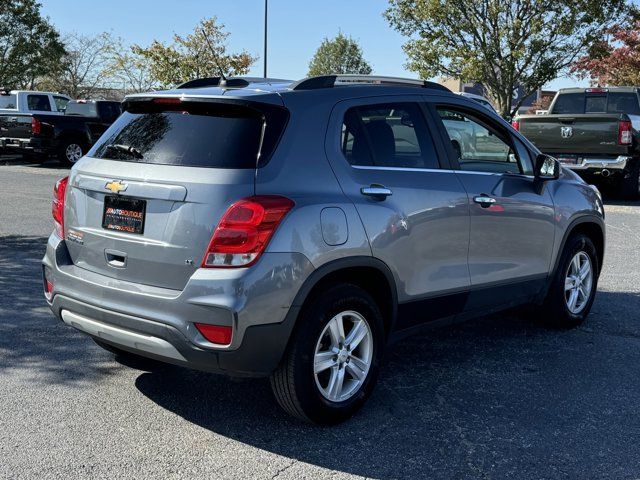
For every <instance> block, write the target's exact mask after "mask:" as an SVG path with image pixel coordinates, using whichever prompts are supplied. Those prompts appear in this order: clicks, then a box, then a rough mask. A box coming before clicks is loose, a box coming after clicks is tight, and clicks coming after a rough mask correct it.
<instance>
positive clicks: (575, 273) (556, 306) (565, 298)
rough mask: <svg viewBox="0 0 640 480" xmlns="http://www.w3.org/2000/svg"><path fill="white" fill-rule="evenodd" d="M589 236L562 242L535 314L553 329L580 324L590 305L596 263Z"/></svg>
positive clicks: (574, 236)
mask: <svg viewBox="0 0 640 480" xmlns="http://www.w3.org/2000/svg"><path fill="white" fill-rule="evenodd" d="M598 258H599V256H598V252H597V250H596V247H595V245H594V244H593V242H592V241H591V239H590V238H589V237H588V236H586V235H583V234H578V235H573V236H571V237H570V238H569V239H568V240H567V243H566V245H565V248H564V251H563V252H562V256H561V258H560V262H559V264H558V269H557V271H556V273H555V276H554V278H553V280H552V282H551V285H550V286H549V291H548V293H547V297H546V299H545V300H544V303H543V305H542V308H541V309H538V310H537V316H538V318H540V319H541V320H542V322H543V323H544V324H546V325H547V326H550V327H553V328H573V327H577V326H578V325H580V324H582V323H583V322H584V321H585V319H586V318H587V315H589V311H590V310H591V306H592V305H593V300H594V298H595V295H596V290H597V287H598V275H599V273H600V265H599V261H598Z"/></svg>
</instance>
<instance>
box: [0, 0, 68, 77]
mask: <svg viewBox="0 0 640 480" xmlns="http://www.w3.org/2000/svg"><path fill="white" fill-rule="evenodd" d="M64 54H65V50H64V45H63V44H62V42H61V41H60V36H59V35H58V32H57V31H56V30H55V28H54V27H53V26H52V25H51V24H50V23H49V21H48V20H47V19H46V18H44V17H43V16H42V15H41V13H40V4H39V3H38V2H36V1H35V0H0V86H2V87H7V88H15V87H19V88H33V86H34V84H35V83H36V81H37V80H38V78H40V77H43V76H46V75H49V74H51V73H53V72H55V71H57V70H58V68H59V66H60V61H61V59H62V57H63V56H64Z"/></svg>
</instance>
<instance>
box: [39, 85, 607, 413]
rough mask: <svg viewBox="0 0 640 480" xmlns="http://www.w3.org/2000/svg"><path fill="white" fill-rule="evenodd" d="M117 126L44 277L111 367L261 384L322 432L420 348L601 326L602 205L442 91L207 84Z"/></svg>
mask: <svg viewBox="0 0 640 480" xmlns="http://www.w3.org/2000/svg"><path fill="white" fill-rule="evenodd" d="M123 107H124V113H123V114H122V116H121V117H120V118H119V119H118V120H117V121H116V122H115V123H114V124H113V125H112V126H111V128H109V130H108V131H107V132H106V133H105V134H104V135H103V136H102V137H101V138H100V140H99V141H98V142H97V143H96V145H95V146H94V147H93V148H92V149H91V151H90V152H89V153H88V154H87V155H86V157H84V158H82V159H81V160H80V161H79V162H78V163H77V164H76V165H75V166H74V167H73V169H72V170H71V174H70V176H69V177H67V178H64V179H62V180H60V181H59V182H58V184H57V186H56V188H55V191H54V203H53V216H54V219H55V232H54V233H53V234H52V235H51V237H50V238H49V242H48V245H47V252H46V255H45V257H44V260H43V277H44V282H43V283H44V290H45V296H46V298H47V301H48V302H49V305H50V307H51V309H52V311H53V313H54V314H55V316H56V317H57V318H59V319H61V320H62V321H63V322H64V323H66V324H68V325H71V326H73V327H75V328H77V329H78V330H81V331H82V332H85V333H87V334H88V335H90V336H91V337H92V338H93V339H94V340H95V341H96V343H98V344H99V345H100V346H102V347H104V348H105V349H107V350H110V351H112V352H115V353H116V354H117V355H121V356H122V355H142V356H145V357H151V358H153V359H157V360H161V361H164V362H169V363H174V364H178V365H183V366H186V367H192V368H196V369H202V370H207V371H212V372H221V373H225V374H229V375H243V376H270V377H271V382H272V386H273V391H274V392H275V395H276V397H277V399H278V402H279V403H280V405H281V406H282V407H283V408H284V409H285V410H286V411H287V412H289V413H290V414H292V415H295V416H296V417H299V418H302V419H305V420H308V421H312V422H316V423H320V424H327V423H336V422H339V421H342V420H344V419H346V418H348V417H349V416H350V415H352V414H353V413H354V412H355V411H356V410H358V409H359V408H360V407H361V406H362V405H363V404H364V402H365V401H366V399H367V397H368V396H369V395H370V394H371V392H372V390H373V388H374V384H375V383H376V377H377V376H378V370H379V368H380V364H381V361H382V358H383V354H384V352H385V348H386V347H387V345H388V344H389V343H390V342H393V341H395V340H397V339H398V338H400V337H403V336H406V335H413V334H415V332H416V330H417V329H418V328H419V327H422V326H425V325H429V324H430V325H434V322H436V323H437V324H441V323H443V322H448V321H459V320H463V319H466V318H469V317H476V316H479V315H484V314H487V313H490V312H495V311H498V310H503V309H506V308H510V307H514V306H517V305H523V304H533V305H534V306H535V309H534V311H536V312H538V313H537V317H538V318H540V319H543V320H544V321H545V322H547V323H548V324H550V325H552V326H555V327H565V328H566V327H572V326H575V325H578V324H579V323H581V322H582V321H584V319H585V317H586V316H587V314H588V312H589V310H590V308H591V304H592V302H593V299H594V295H595V292H596V285H597V281H598V275H599V273H600V269H601V266H602V257H603V251H604V243H605V229H604V222H603V217H604V213H603V206H602V201H601V199H600V196H599V193H598V192H597V190H596V189H595V188H592V187H591V186H589V185H587V184H586V183H584V182H583V181H582V180H581V179H580V178H579V177H578V176H576V175H575V174H574V173H572V172H571V171H569V170H564V169H561V167H560V165H559V164H558V162H557V161H556V160H555V159H553V158H551V157H548V156H544V155H541V154H540V152H539V151H538V150H537V149H536V148H535V147H534V146H533V145H532V144H531V143H529V142H528V141H527V140H526V139H525V138H524V137H522V136H521V135H520V134H519V133H518V132H516V131H515V130H513V129H512V128H511V126H510V125H509V124H508V123H506V122H505V121H503V120H502V119H501V118H499V117H498V116H497V115H496V114H495V113H493V112H491V111H489V110H488V109H486V108H484V107H482V106H481V105H479V104H478V103H476V102H474V101H472V100H468V99H465V98H464V97H461V96H459V95H454V94H452V93H451V92H449V91H448V90H447V89H446V88H444V87H441V86H439V85H437V84H432V83H429V82H422V81H412V80H403V79H395V78H388V77H354V76H335V75H331V76H323V77H314V78H308V79H304V80H301V81H299V82H290V81H275V80H268V79H259V80H256V79H251V80H249V79H242V78H235V79H227V80H225V79H222V80H221V79H218V78H209V79H200V80H196V81H193V82H189V83H187V84H184V85H182V86H180V87H178V88H177V89H174V90H170V91H163V92H154V93H148V94H139V95H132V96H129V97H127V98H126V100H125V102H124V104H123Z"/></svg>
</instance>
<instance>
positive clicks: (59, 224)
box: [51, 177, 69, 238]
mask: <svg viewBox="0 0 640 480" xmlns="http://www.w3.org/2000/svg"><path fill="white" fill-rule="evenodd" d="M67 183H69V177H64V178H61V179H60V180H58V181H57V182H56V186H55V187H54V188H53V204H52V205H51V214H52V215H53V221H54V222H55V228H56V230H55V231H56V235H58V236H59V237H60V238H64V196H65V194H66V193H67Z"/></svg>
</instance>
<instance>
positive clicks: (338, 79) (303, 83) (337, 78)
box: [289, 75, 451, 92]
mask: <svg viewBox="0 0 640 480" xmlns="http://www.w3.org/2000/svg"><path fill="white" fill-rule="evenodd" d="M345 85H387V86H389V85H395V86H405V87H422V88H433V89H435V90H442V91H444V92H451V90H449V89H448V88H447V87H445V86H444V85H440V84H439V83H435V82H429V81H427V80H418V79H414V78H399V77H383V76H379V75H320V76H317V77H307V78H303V79H302V80H299V81H297V82H294V83H292V84H291V86H290V87H289V88H291V89H292V90H315V89H319V88H333V87H342V86H345Z"/></svg>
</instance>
